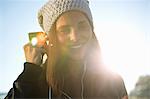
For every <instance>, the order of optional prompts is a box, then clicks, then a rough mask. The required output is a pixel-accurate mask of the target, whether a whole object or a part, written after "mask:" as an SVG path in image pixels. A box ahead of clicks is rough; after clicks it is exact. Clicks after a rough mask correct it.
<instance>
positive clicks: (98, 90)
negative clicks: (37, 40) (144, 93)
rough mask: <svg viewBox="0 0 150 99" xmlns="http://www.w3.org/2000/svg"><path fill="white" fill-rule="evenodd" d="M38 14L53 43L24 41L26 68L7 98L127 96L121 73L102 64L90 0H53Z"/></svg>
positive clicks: (121, 98)
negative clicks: (26, 42) (43, 59)
mask: <svg viewBox="0 0 150 99" xmlns="http://www.w3.org/2000/svg"><path fill="white" fill-rule="evenodd" d="M38 19H39V23H40V25H41V27H42V28H43V30H44V32H45V33H47V37H48V41H49V44H47V45H46V46H45V45H43V46H44V47H43V46H42V47H39V46H36V47H35V46H34V47H33V46H32V45H31V44H30V43H28V44H26V45H25V46H24V50H25V56H26V62H25V64H24V71H23V72H22V74H21V75H19V77H18V78H17V80H16V81H15V82H14V84H13V88H12V89H11V90H10V91H9V93H8V95H7V96H6V99H7V98H8V99H9V98H49V99H128V97H127V92H126V89H125V85H124V82H123V80H122V78H121V77H120V76H119V75H117V74H115V73H112V72H111V71H109V70H107V69H106V68H105V66H104V65H103V64H102V61H101V60H102V59H101V57H100V56H101V53H100V47H99V44H98V41H97V39H96V36H95V34H94V31H93V20H92V15H91V11H90V8H89V2H88V1H87V0H49V1H48V2H47V3H46V4H45V5H44V6H43V7H42V8H41V9H40V11H39V13H38ZM45 53H46V54H47V56H48V58H47V61H46V62H45V64H42V58H43V57H42V56H43V54H45Z"/></svg>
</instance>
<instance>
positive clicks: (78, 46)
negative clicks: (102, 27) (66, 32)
mask: <svg viewBox="0 0 150 99" xmlns="http://www.w3.org/2000/svg"><path fill="white" fill-rule="evenodd" d="M81 46H82V45H81V44H80V45H76V46H72V47H71V48H80V47H81Z"/></svg>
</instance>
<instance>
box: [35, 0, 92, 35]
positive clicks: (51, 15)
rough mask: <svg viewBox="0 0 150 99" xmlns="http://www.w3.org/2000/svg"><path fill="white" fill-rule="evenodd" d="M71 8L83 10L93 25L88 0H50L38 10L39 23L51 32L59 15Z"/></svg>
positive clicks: (46, 30)
mask: <svg viewBox="0 0 150 99" xmlns="http://www.w3.org/2000/svg"><path fill="white" fill-rule="evenodd" d="M70 10H77V11H80V12H83V13H84V14H85V15H86V16H87V18H88V20H89V22H90V24H91V26H92V27H93V19H92V14H91V11H90V8H89V2H88V1H87V0H49V1H48V2H47V3H46V4H45V5H44V6H43V7H42V8H41V9H40V10H39V12H38V21H39V24H40V26H41V27H42V29H43V30H44V31H45V32H46V33H49V32H50V30H51V27H52V25H53V24H54V23H55V21H56V20H57V19H58V18H59V16H60V15H61V14H63V13H64V12H67V11H70Z"/></svg>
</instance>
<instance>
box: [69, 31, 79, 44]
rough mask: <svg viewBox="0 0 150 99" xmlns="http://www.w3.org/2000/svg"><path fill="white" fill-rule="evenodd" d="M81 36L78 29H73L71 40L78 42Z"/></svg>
mask: <svg viewBox="0 0 150 99" xmlns="http://www.w3.org/2000/svg"><path fill="white" fill-rule="evenodd" d="M78 38H79V35H78V31H77V30H76V29H72V31H71V33H70V41H72V42H77V41H78Z"/></svg>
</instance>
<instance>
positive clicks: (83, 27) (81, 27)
mask: <svg viewBox="0 0 150 99" xmlns="http://www.w3.org/2000/svg"><path fill="white" fill-rule="evenodd" d="M89 28H90V26H89V24H88V23H87V22H85V21H82V22H80V23H79V24H78V29H79V30H81V31H84V30H88V29H89Z"/></svg>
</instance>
